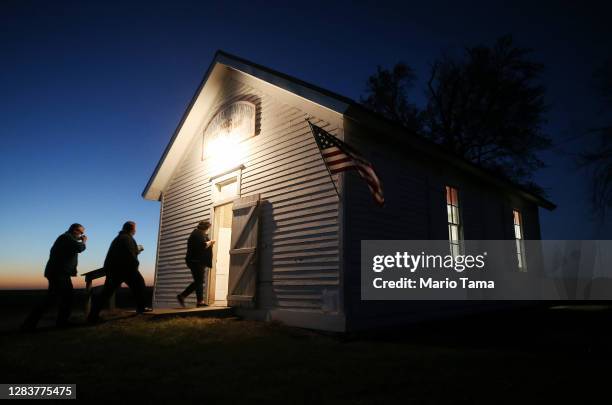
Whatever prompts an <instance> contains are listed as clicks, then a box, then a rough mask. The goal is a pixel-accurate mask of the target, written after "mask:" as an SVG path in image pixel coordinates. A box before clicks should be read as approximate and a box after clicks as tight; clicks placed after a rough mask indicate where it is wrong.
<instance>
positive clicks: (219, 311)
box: [144, 306, 234, 318]
mask: <svg viewBox="0 0 612 405" xmlns="http://www.w3.org/2000/svg"><path fill="white" fill-rule="evenodd" d="M144 315H145V316H148V317H152V318H171V317H189V316H197V317H200V318H228V317H231V316H234V308H232V307H215V306H210V307H200V308H155V309H153V311H152V312H145V313H144Z"/></svg>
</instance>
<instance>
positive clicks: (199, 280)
mask: <svg viewBox="0 0 612 405" xmlns="http://www.w3.org/2000/svg"><path fill="white" fill-rule="evenodd" d="M187 267H189V270H191V275H192V276H193V282H192V283H191V284H189V285H188V286H187V288H185V291H183V292H182V293H181V295H182V296H183V297H187V296H188V295H189V294H191V293H192V292H193V291H194V290H195V293H196V298H197V299H198V302H202V301H204V273H205V270H206V266H205V265H204V264H203V263H202V262H191V261H188V262H187Z"/></svg>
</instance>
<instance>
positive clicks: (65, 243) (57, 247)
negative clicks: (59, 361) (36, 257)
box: [21, 223, 87, 331]
mask: <svg viewBox="0 0 612 405" xmlns="http://www.w3.org/2000/svg"><path fill="white" fill-rule="evenodd" d="M84 233H85V228H84V227H83V225H81V224H76V223H75V224H72V225H70V228H68V230H67V231H66V232H64V233H63V234H61V235H60V236H58V237H57V239H56V240H55V243H53V246H52V247H51V251H50V253H49V260H48V261H47V265H46V266H45V277H46V278H47V280H48V281H49V288H48V290H47V294H46V296H45V298H44V300H43V301H41V302H40V304H38V305H37V306H36V307H35V308H34V309H33V310H32V312H31V313H30V314H29V316H28V317H27V318H26V320H25V321H24V323H23V325H22V327H21V328H22V330H24V331H31V330H34V329H36V325H37V324H38V321H40V318H42V316H43V314H44V313H45V311H46V310H47V309H48V308H49V307H50V306H52V305H54V304H56V303H57V304H58V311H57V320H56V324H57V326H59V327H66V326H71V325H72V324H71V323H70V322H69V320H68V319H69V318H70V313H71V312H72V290H73V289H72V280H70V277H74V276H76V275H77V264H78V254H79V253H81V252H82V251H84V250H85V242H86V241H87V236H85V234H84Z"/></svg>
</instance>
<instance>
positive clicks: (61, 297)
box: [24, 275, 72, 328]
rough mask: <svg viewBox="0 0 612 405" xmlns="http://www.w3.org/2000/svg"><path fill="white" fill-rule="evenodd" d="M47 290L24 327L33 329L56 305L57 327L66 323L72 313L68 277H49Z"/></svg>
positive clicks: (70, 281) (70, 288) (70, 285)
mask: <svg viewBox="0 0 612 405" xmlns="http://www.w3.org/2000/svg"><path fill="white" fill-rule="evenodd" d="M47 280H49V288H48V289H47V294H46V295H45V298H44V299H43V300H42V301H41V302H40V303H39V304H38V305H36V307H34V309H33V310H32V312H30V315H28V317H27V318H26V320H25V322H24V327H27V328H35V327H36V325H37V324H38V321H40V318H42V316H43V315H44V313H45V312H46V311H47V309H49V307H51V306H53V305H55V304H57V305H58V308H57V321H56V323H57V325H58V326H62V325H65V324H66V323H67V322H68V318H70V313H71V312H72V280H70V276H68V275H59V276H50V277H47Z"/></svg>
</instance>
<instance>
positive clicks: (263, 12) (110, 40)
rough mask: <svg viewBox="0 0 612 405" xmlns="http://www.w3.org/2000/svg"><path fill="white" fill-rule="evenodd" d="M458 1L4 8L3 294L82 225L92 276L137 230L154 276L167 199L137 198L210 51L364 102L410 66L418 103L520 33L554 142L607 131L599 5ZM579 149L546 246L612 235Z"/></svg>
mask: <svg viewBox="0 0 612 405" xmlns="http://www.w3.org/2000/svg"><path fill="white" fill-rule="evenodd" d="M457 3H459V2H454V1H446V2H431V1H430V2H426V3H418V4H409V3H407V2H402V3H397V4H394V3H392V2H380V1H379V2H367V3H359V2H330V1H327V2H320V3H317V2H307V3H304V2H290V1H284V2H278V3H274V2H252V1H249V2H241V1H231V2H223V3H210V4H206V3H204V2H182V1H172V2H166V3H154V2H112V1H104V2H100V3H94V2H81V1H73V2H60V1H58V2H42V1H40V2H32V1H11V0H9V1H7V0H4V1H2V2H1V3H0V55H1V58H2V59H1V64H0V107H1V108H0V123H1V124H0V137H1V141H2V143H1V145H2V146H1V148H2V149H1V151H2V159H1V160H0V181H1V184H2V190H3V191H2V198H1V199H0V223H1V229H0V280H1V281H0V288H1V287H7V286H13V285H16V284H15V283H14V282H15V280H17V279H21V280H22V284H24V285H25V284H27V283H36V282H41V283H42V281H43V279H42V277H41V273H42V270H41V269H42V267H43V266H44V262H45V260H46V258H47V255H48V249H49V247H50V244H51V243H52V242H53V240H54V238H55V237H56V236H57V235H58V234H59V233H60V232H62V231H63V230H64V229H65V228H66V227H67V225H69V224H70V223H71V222H74V221H78V222H81V223H83V224H84V225H85V227H86V228H87V233H88V234H89V236H90V243H89V250H88V251H87V252H86V253H84V254H83V255H81V268H80V271H81V272H83V271H87V270H91V269H95V268H97V267H99V266H100V265H101V263H102V261H103V259H104V254H105V253H106V249H107V247H108V244H109V242H110V240H111V239H112V238H113V237H114V235H115V233H116V231H117V230H118V229H119V228H120V226H121V224H122V223H123V222H124V221H125V220H128V219H133V220H135V221H136V222H137V223H138V224H139V229H138V233H137V235H136V239H137V240H138V242H139V243H142V244H143V245H145V249H146V250H145V252H144V253H143V257H142V268H143V271H144V273H145V275H146V276H148V278H149V279H150V278H151V276H152V274H153V265H154V253H155V244H156V237H157V225H158V214H159V205H158V203H155V202H150V201H144V200H143V199H142V198H141V196H140V193H141V191H142V189H143V187H144V185H145V184H146V182H147V180H148V178H149V176H150V175H151V173H152V171H153V169H154V167H155V165H156V163H157V161H158V160H159V158H160V156H161V154H162V152H163V149H164V147H165V146H166V144H167V142H168V140H169V139H170V136H171V134H172V132H173V131H174V129H175V127H176V125H177V123H178V122H179V120H180V117H181V115H182V113H183V111H184V109H185V107H186V106H187V104H188V103H189V101H190V99H191V96H192V95H193V93H194V91H195V90H196V87H197V85H198V83H199V81H200V80H201V78H202V75H203V73H204V71H205V70H206V68H207V66H208V64H209V63H210V61H211V59H212V57H213V54H214V52H215V50H216V49H223V50H226V51H228V52H230V53H233V54H236V55H239V56H242V57H245V58H247V59H251V60H253V61H254V62H257V63H260V64H263V65H266V66H269V67H271V68H274V69H276V70H279V71H282V72H285V73H288V74H290V75H293V76H296V77H299V78H301V79H303V80H306V81H309V82H312V83H314V84H317V85H319V86H322V87H325V88H328V89H330V90H332V91H335V92H338V93H340V94H343V95H346V96H348V97H351V98H354V99H358V98H359V95H360V94H362V92H363V89H364V83H365V80H366V78H367V77H368V75H369V74H371V73H372V72H373V71H374V70H375V69H376V65H378V64H380V65H383V66H391V65H392V64H394V63H395V62H396V61H398V60H403V61H405V62H407V63H408V64H410V65H411V66H412V67H413V68H414V69H415V70H416V72H417V75H418V79H419V80H418V83H417V86H416V88H415V89H414V91H413V93H412V94H411V96H412V97H413V100H414V101H416V102H417V103H418V104H421V105H422V103H423V102H424V95H423V93H424V90H423V86H424V84H425V82H426V79H427V74H428V66H429V64H430V63H431V62H432V61H433V60H434V59H435V58H436V56H438V55H439V54H440V53H441V52H443V51H444V52H451V53H452V52H457V50H458V49H459V48H460V47H462V46H465V45H474V44H478V43H487V44H490V43H492V42H493V41H494V40H495V38H496V37H498V36H500V35H503V34H507V33H510V34H513V36H514V37H515V40H516V42H517V43H518V45H520V46H525V47H530V48H533V49H534V50H535V53H534V57H535V58H536V59H537V60H539V61H541V62H543V63H544V64H545V65H546V73H545V77H544V78H543V81H544V84H545V85H546V86H547V88H548V97H547V101H548V103H549V104H550V106H551V110H550V113H549V115H548V118H549V125H548V127H547V130H548V131H549V133H550V135H551V136H552V137H553V139H555V140H561V141H562V140H563V139H566V138H568V137H572V136H574V135H576V134H580V133H583V132H585V130H586V129H587V128H589V127H592V126H595V125H597V124H598V122H600V121H601V119H602V115H601V112H600V111H599V108H600V106H599V105H598V103H597V102H596V100H595V92H594V90H593V84H592V80H591V77H592V72H593V70H594V68H595V67H596V66H597V65H598V64H600V63H602V62H603V61H604V59H605V58H606V56H610V55H611V50H612V47H611V39H612V29H611V28H610V24H609V19H608V16H609V15H610V14H609V10H608V9H605V8H604V6H603V4H604V3H603V2H601V3H594V2H590V3H588V4H587V3H581V4H580V5H576V4H575V2H566V3H564V2H552V1H551V2H534V1H529V2H512V4H507V5H504V2H470V3H464V4H461V5H459V4H457ZM493 3H495V4H493ZM521 3H522V4H521ZM534 7H535V8H534ZM584 142H586V141H585V140H584V139H581V140H580V141H577V142H566V143H563V144H562V146H560V147H559V148H557V149H555V150H554V151H551V152H549V153H546V154H545V155H544V159H545V160H546V161H547V163H548V164H549V166H550V167H549V168H547V169H545V170H542V171H541V172H539V173H538V175H537V177H536V180H537V181H538V182H539V183H540V184H541V185H542V186H543V187H544V188H545V189H546V190H547V191H548V196H549V198H550V199H551V200H552V201H554V202H555V203H557V204H558V205H559V208H558V210H556V211H555V212H553V213H548V212H542V227H543V236H544V237H545V238H548V239H588V238H601V239H603V238H609V237H610V235H611V234H612V232H611V229H612V224H610V223H607V224H606V225H607V226H604V225H602V224H598V223H596V222H594V221H592V220H591V218H590V209H589V206H588V204H587V197H586V183H587V181H588V178H587V177H586V176H585V174H584V173H581V172H578V171H576V169H575V167H574V164H573V162H572V159H571V156H570V154H571V153H575V152H576V151H578V150H579V148H580V147H581V144H582V143H584ZM383 180H384V179H383ZM24 280H25V281H24ZM36 280H38V281H36ZM11 283H13V284H11ZM28 285H29V284H28Z"/></svg>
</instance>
